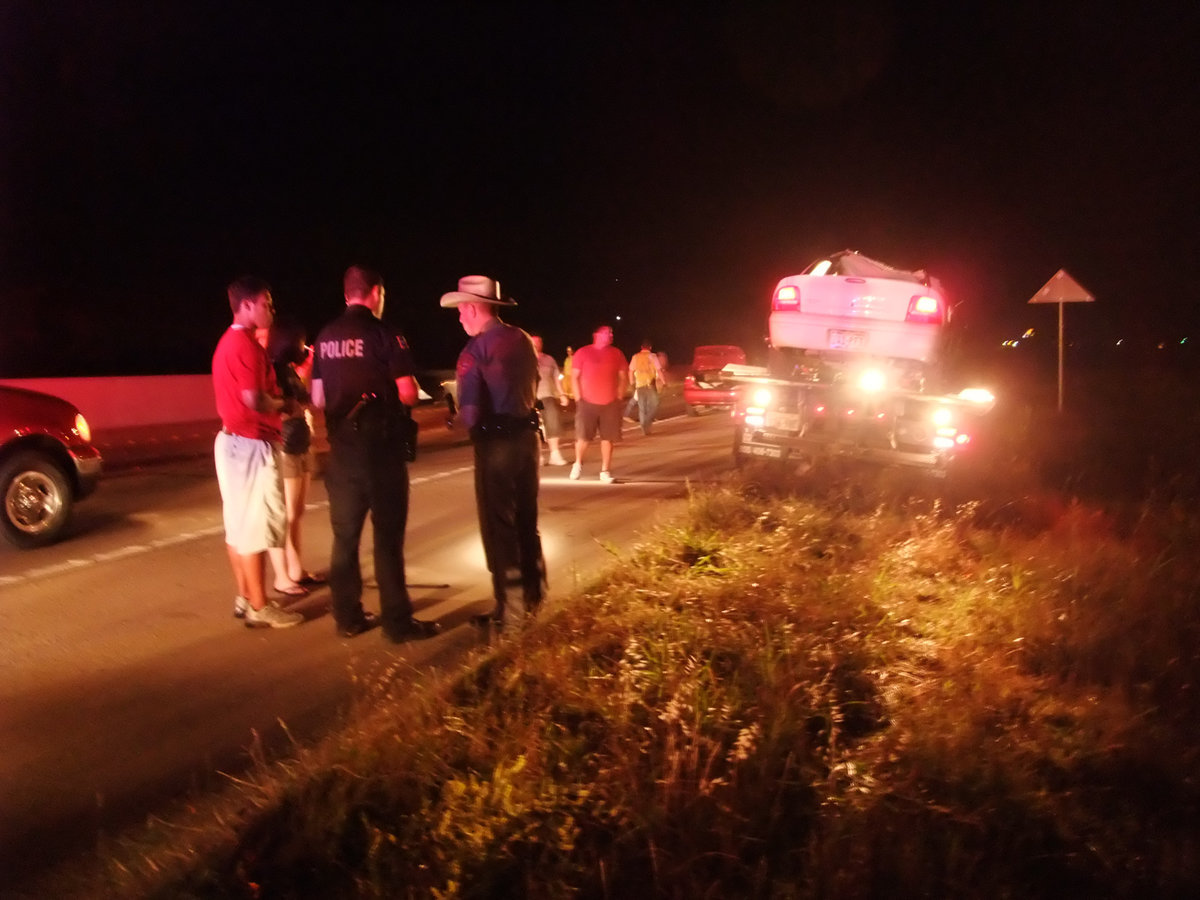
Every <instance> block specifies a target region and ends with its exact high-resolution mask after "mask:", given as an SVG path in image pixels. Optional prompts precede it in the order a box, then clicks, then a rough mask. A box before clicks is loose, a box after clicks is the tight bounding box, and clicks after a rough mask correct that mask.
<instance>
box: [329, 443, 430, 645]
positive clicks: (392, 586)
mask: <svg viewBox="0 0 1200 900" xmlns="http://www.w3.org/2000/svg"><path fill="white" fill-rule="evenodd" d="M330 451H331V452H330V458H329V466H328V470H327V471H326V473H325V488H326V490H327V492H328V494H329V523H330V525H331V526H332V528H333V553H332V555H331V559H330V566H329V588H330V592H331V593H332V594H333V618H334V620H335V621H336V622H337V624H338V627H339V628H346V627H350V626H352V625H354V624H356V623H358V622H359V621H361V620H362V615H363V608H362V586H363V583H362V569H361V566H360V564H359V558H358V548H359V542H360V540H361V538H362V530H363V523H364V522H365V521H366V518H367V513H368V512H370V514H371V527H372V530H373V531H374V534H375V581H376V583H377V584H378V585H379V610H380V618H381V619H382V624H383V627H384V630H385V631H386V630H392V629H403V628H404V626H405V625H407V624H408V622H409V620H410V619H411V618H412V603H411V602H410V600H409V597H408V587H407V585H406V584H405V577H404V531H405V528H406V527H407V525H408V466H407V465H405V463H404V461H403V459H402V458H401V456H400V453H399V450H395V449H388V448H385V447H372V446H364V445H362V444H359V443H356V442H336V443H335V442H330Z"/></svg>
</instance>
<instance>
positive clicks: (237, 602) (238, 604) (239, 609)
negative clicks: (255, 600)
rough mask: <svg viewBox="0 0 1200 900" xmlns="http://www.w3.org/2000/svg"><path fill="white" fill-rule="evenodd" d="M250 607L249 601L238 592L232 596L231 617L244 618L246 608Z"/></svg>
mask: <svg viewBox="0 0 1200 900" xmlns="http://www.w3.org/2000/svg"><path fill="white" fill-rule="evenodd" d="M249 608H250V601H249V600H247V599H246V598H245V597H243V596H241V595H240V594H239V595H238V596H236V597H234V598H233V617H234V618H235V619H244V618H246V610H248V609H249Z"/></svg>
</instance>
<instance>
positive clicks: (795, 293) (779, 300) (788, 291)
mask: <svg viewBox="0 0 1200 900" xmlns="http://www.w3.org/2000/svg"><path fill="white" fill-rule="evenodd" d="M771 308H772V309H799V308H800V291H799V290H798V289H797V288H796V287H795V285H791V284H785V285H784V286H783V287H781V288H780V289H779V290H777V291H776V292H775V299H774V300H773V301H772V302H771Z"/></svg>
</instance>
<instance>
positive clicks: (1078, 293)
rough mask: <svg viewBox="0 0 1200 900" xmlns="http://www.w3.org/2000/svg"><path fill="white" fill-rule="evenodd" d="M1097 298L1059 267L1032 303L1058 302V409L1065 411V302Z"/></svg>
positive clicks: (1032, 298)
mask: <svg viewBox="0 0 1200 900" xmlns="http://www.w3.org/2000/svg"><path fill="white" fill-rule="evenodd" d="M1095 299H1096V298H1095V297H1093V296H1092V295H1091V294H1089V293H1088V292H1087V290H1086V289H1085V288H1084V287H1083V285H1081V284H1080V283H1079V282H1078V281H1076V280H1075V279H1074V278H1072V277H1071V276H1070V275H1068V274H1067V270H1066V269H1059V270H1058V271H1057V272H1056V273H1055V274H1054V277H1053V278H1051V279H1050V280H1049V281H1047V282H1046V283H1045V284H1044V285H1042V289H1041V290H1040V291H1038V292H1037V293H1036V294H1034V295H1033V296H1032V297H1031V298H1030V300H1029V302H1030V303H1057V304H1058V411H1059V412H1060V413H1061V412H1062V411H1063V304H1064V303H1091V302H1092V301H1093V300H1095Z"/></svg>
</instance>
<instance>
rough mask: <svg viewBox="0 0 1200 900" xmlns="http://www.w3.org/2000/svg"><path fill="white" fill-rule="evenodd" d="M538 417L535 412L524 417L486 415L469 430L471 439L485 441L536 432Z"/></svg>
mask: <svg viewBox="0 0 1200 900" xmlns="http://www.w3.org/2000/svg"><path fill="white" fill-rule="evenodd" d="M537 429H538V417H537V413H536V412H530V413H529V415H526V416H502V415H499V414H496V413H493V414H491V415H486V416H484V417H483V418H482V419H480V421H479V424H477V425H475V426H474V427H473V428H471V439H472V440H476V441H486V440H488V439H489V438H503V437H513V436H514V435H518V434H524V433H525V432H527V431H537Z"/></svg>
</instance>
